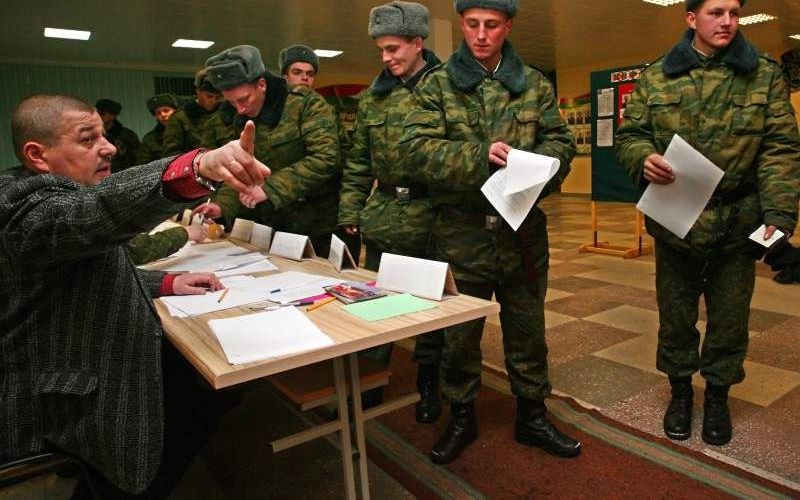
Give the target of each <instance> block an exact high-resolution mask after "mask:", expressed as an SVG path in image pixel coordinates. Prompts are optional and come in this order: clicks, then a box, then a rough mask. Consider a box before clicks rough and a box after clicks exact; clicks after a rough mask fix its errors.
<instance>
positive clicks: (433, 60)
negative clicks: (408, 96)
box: [370, 49, 441, 97]
mask: <svg viewBox="0 0 800 500" xmlns="http://www.w3.org/2000/svg"><path fill="white" fill-rule="evenodd" d="M422 58H423V59H424V60H425V66H423V67H422V69H420V70H419V71H417V72H416V73H415V74H414V76H412V77H411V78H409V79H408V80H406V81H405V82H404V81H403V80H401V79H400V78H398V77H396V76H394V75H393V74H392V73H390V72H389V70H388V69H386V68H384V69H383V71H381V72H380V74H378V76H377V77H376V78H375V81H373V82H372V86H371V87H370V92H372V94H374V95H376V96H378V97H383V96H386V95H389V93H391V92H392V90H394V88H395V87H397V86H399V85H403V86H404V87H406V88H407V89H409V90H413V89H414V87H416V86H417V83H419V80H420V79H421V78H422V77H423V75H425V73H427V72H428V71H430V70H431V69H432V68H434V67H435V66H437V65H438V64H439V63H440V62H441V61H439V58H438V57H436V54H434V53H433V52H431V51H430V50H428V49H422Z"/></svg>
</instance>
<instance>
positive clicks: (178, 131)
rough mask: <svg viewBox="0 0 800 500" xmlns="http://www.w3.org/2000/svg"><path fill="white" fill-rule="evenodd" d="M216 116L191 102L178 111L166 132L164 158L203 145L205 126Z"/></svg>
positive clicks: (169, 122) (172, 117)
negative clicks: (210, 118)
mask: <svg viewBox="0 0 800 500" xmlns="http://www.w3.org/2000/svg"><path fill="white" fill-rule="evenodd" d="M213 114H214V111H206V110H205V109H204V108H203V107H202V106H200V105H199V104H197V102H196V101H191V102H189V103H188V104H187V105H186V106H184V107H183V108H182V109H179V110H178V111H176V112H175V113H174V114H173V115H172V116H171V117H170V119H169V121H168V122H167V128H166V130H164V144H163V149H162V153H161V154H162V156H164V157H167V156H172V155H177V154H181V153H186V152H187V151H192V150H193V149H197V148H199V147H200V145H201V144H202V132H203V125H204V124H205V122H206V120H208V118H209V117H210V116H211V115H213Z"/></svg>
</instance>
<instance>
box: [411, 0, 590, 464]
mask: <svg viewBox="0 0 800 500" xmlns="http://www.w3.org/2000/svg"><path fill="white" fill-rule="evenodd" d="M455 6H456V10H457V11H458V13H459V14H460V15H461V31H462V32H463V34H464V42H463V43H462V44H461V46H460V47H459V48H458V50H457V51H456V52H455V53H454V54H453V55H452V56H451V57H450V59H449V60H448V61H447V63H446V64H445V65H444V66H443V67H441V68H440V69H437V70H434V71H433V72H431V73H429V74H428V75H426V76H425V77H424V78H423V80H422V81H421V82H420V83H419V85H417V88H416V92H415V95H416V97H417V100H418V109H416V110H414V111H412V112H411V113H410V114H409V116H408V118H407V119H406V122H405V131H404V133H403V137H402V139H401V141H400V144H399V157H400V158H405V159H406V165H407V166H408V168H409V169H413V172H414V175H416V176H417V178H418V182H425V183H426V184H427V185H428V189H429V191H430V195H431V201H432V202H433V206H434V208H435V210H436V212H437V213H436V217H435V220H434V223H433V239H434V244H433V252H434V253H433V255H434V256H435V257H436V258H437V259H438V260H441V261H446V262H449V263H450V265H451V266H452V268H453V271H454V273H455V276H456V281H457V284H458V288H459V291H461V292H462V293H466V294H469V295H474V296H477V297H482V298H485V299H489V298H491V296H492V293H494V294H495V296H496V297H497V300H498V302H500V304H501V312H500V322H501V325H502V330H503V346H504V350H505V355H506V367H507V369H508V375H509V380H510V382H511V388H512V390H513V392H514V394H515V395H516V396H517V419H516V425H515V428H514V437H515V438H516V440H517V441H518V442H520V443H523V444H527V445H534V446H540V447H542V448H543V449H544V450H545V451H547V452H548V453H552V454H554V455H557V456H561V457H574V456H576V455H578V454H579V453H580V450H581V447H580V443H579V442H577V441H575V440H574V439H572V438H570V437H568V436H566V435H564V434H562V433H561V432H560V431H558V430H557V429H556V428H555V427H553V425H552V424H551V423H550V422H549V421H548V420H547V417H546V407H545V404H544V399H545V398H546V397H547V396H548V395H549V394H550V389H551V388H550V381H549V379H548V376H547V344H546V343H545V335H544V334H545V325H544V297H545V292H546V290H547V268H548V262H547V261H548V246H547V223H546V218H545V215H544V213H543V212H542V211H541V210H540V209H539V208H538V207H534V208H533V209H532V210H531V212H530V214H529V215H528V217H527V218H526V219H525V221H524V222H523V224H522V226H521V227H520V228H519V230H518V231H516V232H515V231H513V230H512V229H511V228H510V227H509V226H508V225H507V224H505V223H504V222H503V220H502V219H501V218H500V217H499V216H498V214H497V212H496V211H495V209H494V208H493V207H492V206H491V204H490V203H489V202H488V200H487V199H486V198H485V197H484V196H483V194H482V193H481V192H480V187H481V185H482V184H483V183H484V182H485V181H486V180H487V179H488V178H489V176H490V175H492V174H493V173H494V172H495V171H496V170H497V169H499V168H502V167H504V166H505V164H506V158H507V155H508V152H509V151H510V150H511V148H512V147H514V148H518V149H521V150H525V151H532V152H536V153H539V154H542V155H547V156H552V157H555V158H558V159H559V160H560V161H561V168H560V169H559V171H558V173H557V174H556V176H555V177H554V178H553V180H552V181H550V182H549V183H548V185H547V186H546V188H545V190H544V191H543V195H546V194H547V193H549V192H550V191H552V190H553V189H555V188H556V187H557V186H558V185H559V184H560V183H561V181H563V179H564V177H566V175H567V173H568V172H569V163H570V161H571V160H572V157H573V155H574V153H575V142H574V140H573V138H572V136H571V135H570V133H569V130H568V129H567V126H566V124H565V123H564V121H563V120H562V119H561V116H560V115H559V112H558V108H557V103H556V98H555V92H554V90H553V86H552V85H551V84H550V82H548V81H547V79H546V78H545V77H544V75H543V74H542V73H540V72H539V71H536V70H534V69H531V68H530V67H528V66H526V65H525V63H524V62H523V61H522V59H520V57H519V56H518V55H517V53H516V52H515V51H514V48H513V47H512V46H511V44H510V43H509V42H508V41H507V40H506V37H507V36H508V35H509V34H510V33H511V29H512V26H513V17H514V15H515V14H516V11H517V2H516V0H456V2H455ZM483 324H484V321H483V320H479V321H471V322H469V323H465V324H463V325H459V326H456V327H453V328H447V329H445V345H444V351H443V353H442V364H441V376H440V381H441V384H442V392H443V394H444V396H445V397H446V399H448V400H449V401H450V402H451V410H452V418H451V420H450V424H449V425H448V427H447V430H446V431H445V433H444V435H443V436H442V437H441V438H440V439H439V441H438V442H437V443H436V444H435V445H434V447H433V451H432V452H431V459H432V460H433V461H434V462H436V463H442V464H444V463H448V462H451V461H453V460H455V459H456V458H458V456H459V455H460V454H461V452H462V451H463V450H464V448H465V447H466V446H467V445H469V444H470V443H472V442H473V441H474V440H475V439H477V437H478V427H477V422H476V417H475V406H474V401H475V398H476V397H477V395H478V389H479V387H480V384H481V347H480V339H481V335H482V333H483Z"/></svg>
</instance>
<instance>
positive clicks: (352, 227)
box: [342, 224, 358, 236]
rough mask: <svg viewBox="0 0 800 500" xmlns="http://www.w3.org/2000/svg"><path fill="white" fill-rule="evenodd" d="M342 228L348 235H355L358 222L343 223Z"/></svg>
mask: <svg viewBox="0 0 800 500" xmlns="http://www.w3.org/2000/svg"><path fill="white" fill-rule="evenodd" d="M342 229H344V232H345V233H347V234H349V235H350V236H355V235H356V234H358V224H345V225H344V226H342Z"/></svg>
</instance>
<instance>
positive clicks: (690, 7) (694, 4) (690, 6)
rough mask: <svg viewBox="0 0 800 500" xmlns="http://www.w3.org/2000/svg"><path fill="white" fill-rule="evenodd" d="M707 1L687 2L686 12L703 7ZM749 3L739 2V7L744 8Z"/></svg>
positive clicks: (741, 0)
mask: <svg viewBox="0 0 800 500" xmlns="http://www.w3.org/2000/svg"><path fill="white" fill-rule="evenodd" d="M705 1H706V0H686V12H689V11H690V10H695V9H696V8H698V7H700V6H701V5H703V3H704V2H705ZM746 3H747V0H739V5H740V6H742V7H744V4H746Z"/></svg>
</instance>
